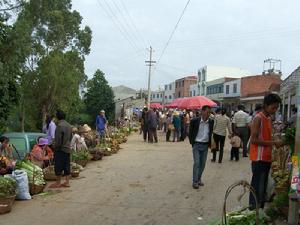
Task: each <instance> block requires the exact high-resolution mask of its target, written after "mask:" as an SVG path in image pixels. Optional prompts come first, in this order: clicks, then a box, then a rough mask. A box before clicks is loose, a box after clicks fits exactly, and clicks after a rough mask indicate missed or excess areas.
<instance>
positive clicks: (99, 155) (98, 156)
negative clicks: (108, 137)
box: [89, 148, 103, 161]
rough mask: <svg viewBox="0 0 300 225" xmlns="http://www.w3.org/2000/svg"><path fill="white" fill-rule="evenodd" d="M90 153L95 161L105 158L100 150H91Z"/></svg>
mask: <svg viewBox="0 0 300 225" xmlns="http://www.w3.org/2000/svg"><path fill="white" fill-rule="evenodd" d="M89 152H90V154H91V156H92V160H94V161H96V160H101V159H102V157H103V153H102V152H101V149H100V148H93V149H89Z"/></svg>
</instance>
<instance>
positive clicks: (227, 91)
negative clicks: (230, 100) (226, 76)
mask: <svg viewBox="0 0 300 225" xmlns="http://www.w3.org/2000/svg"><path fill="white" fill-rule="evenodd" d="M226 94H229V85H226Z"/></svg>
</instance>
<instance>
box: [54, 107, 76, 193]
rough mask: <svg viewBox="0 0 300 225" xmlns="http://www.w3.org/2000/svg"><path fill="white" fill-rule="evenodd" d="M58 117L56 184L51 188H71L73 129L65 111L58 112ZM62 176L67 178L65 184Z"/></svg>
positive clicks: (55, 145) (55, 165)
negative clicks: (62, 181)
mask: <svg viewBox="0 0 300 225" xmlns="http://www.w3.org/2000/svg"><path fill="white" fill-rule="evenodd" d="M56 117H57V119H58V125H57V127H56V130H55V139H54V170H55V175H56V183H53V184H52V185H51V186H50V188H60V187H70V183H69V177H70V173H71V168H70V157H71V155H70V154H71V139H72V127H71V125H70V124H69V123H68V122H67V121H65V119H66V114H65V113H64V112H63V111H57V113H56ZM62 175H64V176H65V177H66V182H64V183H63V184H61V177H62Z"/></svg>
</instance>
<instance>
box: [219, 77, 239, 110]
mask: <svg viewBox="0 0 300 225" xmlns="http://www.w3.org/2000/svg"><path fill="white" fill-rule="evenodd" d="M240 97H241V79H234V80H230V81H226V82H225V83H224V99H223V106H224V107H225V108H226V109H227V110H228V111H236V110H237V106H238V105H239V104H240Z"/></svg>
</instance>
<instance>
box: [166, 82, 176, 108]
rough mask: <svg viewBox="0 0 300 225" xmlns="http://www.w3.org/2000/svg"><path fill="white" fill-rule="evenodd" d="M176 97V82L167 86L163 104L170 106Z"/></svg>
mask: <svg viewBox="0 0 300 225" xmlns="http://www.w3.org/2000/svg"><path fill="white" fill-rule="evenodd" d="M174 97H175V82H172V83H169V84H166V85H165V89H164V101H163V104H169V103H171V102H172V101H173V100H174Z"/></svg>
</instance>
